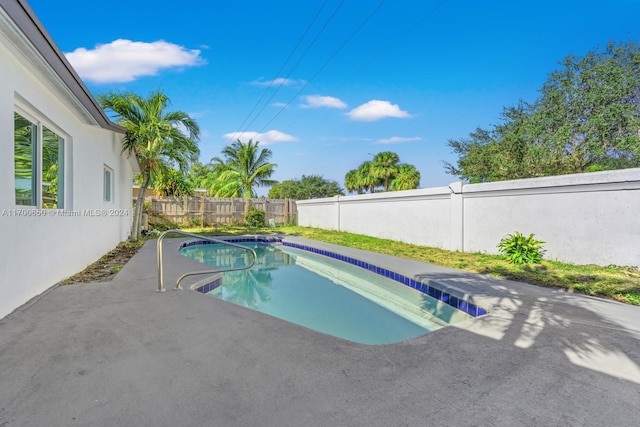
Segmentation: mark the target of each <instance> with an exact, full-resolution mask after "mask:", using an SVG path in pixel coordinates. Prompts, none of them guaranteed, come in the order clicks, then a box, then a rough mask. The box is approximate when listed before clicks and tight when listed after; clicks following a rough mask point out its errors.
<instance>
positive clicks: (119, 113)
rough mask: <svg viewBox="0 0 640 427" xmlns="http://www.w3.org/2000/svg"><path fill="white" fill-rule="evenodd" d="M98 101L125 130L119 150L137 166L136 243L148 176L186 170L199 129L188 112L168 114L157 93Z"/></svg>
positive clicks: (133, 236)
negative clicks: (165, 170)
mask: <svg viewBox="0 0 640 427" xmlns="http://www.w3.org/2000/svg"><path fill="white" fill-rule="evenodd" d="M98 100H99V101H100V104H101V105H102V108H104V109H109V110H111V111H112V112H113V113H114V117H113V118H114V119H115V121H116V123H118V124H119V125H120V126H122V127H124V128H125V129H126V133H125V137H124V142H123V144H122V151H123V152H127V153H129V154H131V153H134V154H135V155H136V158H137V159H138V164H139V165H140V175H141V176H142V182H141V184H140V192H139V193H138V198H137V201H136V211H135V214H134V216H133V224H132V227H131V239H132V240H138V239H139V238H140V219H141V217H142V204H143V202H144V193H145V191H146V189H147V187H148V186H149V180H150V178H151V175H152V174H153V173H155V172H157V171H159V170H161V169H162V168H163V167H164V166H167V165H170V164H173V163H177V165H178V166H179V167H180V169H181V170H182V171H186V169H187V168H188V166H189V164H190V163H191V162H193V161H195V160H196V159H197V157H198V154H199V153H200V150H199V149H198V139H199V137H200V128H199V127H198V124H197V123H196V122H195V120H193V119H192V118H191V117H189V115H188V114H187V113H184V112H182V111H172V112H167V111H166V108H167V106H168V105H169V103H170V101H169V98H168V97H167V95H165V94H164V93H162V92H161V91H159V90H158V91H156V92H153V93H151V94H150V95H149V97H148V98H143V97H141V96H138V95H135V94H133V93H115V92H110V93H108V94H107V95H101V96H99V97H98Z"/></svg>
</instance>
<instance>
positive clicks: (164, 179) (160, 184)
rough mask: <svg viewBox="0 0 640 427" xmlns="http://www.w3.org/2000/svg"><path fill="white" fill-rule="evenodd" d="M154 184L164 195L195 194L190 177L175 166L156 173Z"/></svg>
mask: <svg viewBox="0 0 640 427" xmlns="http://www.w3.org/2000/svg"><path fill="white" fill-rule="evenodd" d="M152 185H153V188H154V189H155V190H156V191H158V192H159V193H160V194H161V195H163V196H193V193H194V189H195V186H194V184H193V182H192V181H191V180H190V179H189V177H188V176H187V175H186V174H184V173H182V172H181V171H179V170H176V169H174V168H164V169H163V170H161V171H159V172H158V173H156V174H154V177H153V183H152Z"/></svg>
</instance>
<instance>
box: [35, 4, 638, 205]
mask: <svg viewBox="0 0 640 427" xmlns="http://www.w3.org/2000/svg"><path fill="white" fill-rule="evenodd" d="M29 3H30V5H31V7H32V8H33V9H34V11H35V12H36V14H37V15H38V17H39V18H40V20H41V21H42V22H43V24H44V26H45V27H46V28H47V30H48V31H49V33H50V34H51V36H52V37H53V39H54V40H55V41H56V43H57V44H58V46H59V47H60V49H61V50H62V51H63V52H64V53H65V54H66V55H67V57H68V58H69V60H70V62H71V63H72V64H73V65H74V67H75V68H76V70H77V71H78V72H79V74H80V76H81V77H83V79H84V81H85V83H86V84H87V86H88V87H89V89H90V90H91V91H92V92H93V93H94V94H100V93H106V92H108V91H122V92H125V91H130V92H135V93H137V94H140V95H143V96H146V95H148V94H149V93H150V92H152V91H154V90H156V89H161V90H163V91H164V92H165V93H166V94H167V95H168V96H169V97H170V99H171V100H172V105H171V107H170V108H171V109H173V110H182V111H186V112H188V113H189V114H191V115H192V117H194V118H195V119H197V121H198V123H199V125H200V127H201V131H202V137H201V141H200V150H201V156H200V160H201V161H202V162H203V163H207V162H208V161H209V160H210V159H211V158H212V157H214V156H219V155H220V151H221V149H222V148H223V147H224V146H225V145H227V144H229V143H230V142H231V141H232V140H233V139H234V138H238V137H240V139H242V140H247V139H249V138H253V139H254V141H255V140H258V141H260V143H261V145H263V146H267V147H268V148H270V149H271V150H272V151H273V158H272V161H273V162H275V163H277V164H278V167H277V169H276V173H275V175H274V177H273V178H275V179H277V180H279V181H283V180H286V179H293V178H300V177H301V176H302V175H303V174H304V175H309V174H316V175H322V176H324V177H325V178H327V179H332V180H336V181H338V182H339V183H340V184H341V185H343V183H344V175H345V174H346V173H347V172H348V171H349V170H350V169H354V168H356V167H357V166H358V165H359V164H360V163H362V162H363V161H365V160H368V159H371V158H372V155H373V154H376V153H378V152H381V151H394V152H396V153H398V155H399V156H400V160H401V162H405V163H410V164H413V165H414V166H416V168H417V169H418V170H419V171H420V173H421V175H422V180H421V187H434V186H443V185H447V184H449V183H451V182H454V181H456V180H457V178H456V177H454V176H451V175H448V174H446V172H445V170H444V167H443V162H444V161H448V162H455V161H456V157H455V155H453V153H451V150H450V148H449V147H448V145H447V141H448V140H449V139H458V138H462V137H466V136H467V135H468V134H469V132H472V131H473V130H475V128H476V127H478V126H479V127H489V126H490V125H492V124H495V123H498V122H499V121H500V113H501V111H502V108H503V107H505V106H510V105H514V104H516V103H517V102H518V100H520V99H523V100H525V101H529V102H533V101H535V99H536V98H537V96H538V90H539V89H540V87H541V86H542V84H543V82H544V81H545V80H546V78H547V75H548V74H549V73H550V72H551V71H553V70H554V69H557V68H559V65H558V61H560V60H562V59H563V58H564V57H565V56H566V55H568V54H573V55H583V54H584V53H586V52H587V51H589V50H591V49H593V48H602V47H604V46H605V45H606V43H607V42H608V41H621V42H624V41H628V40H633V41H638V40H640V23H639V21H638V16H640V1H639V0H610V1H607V2H604V1H584V0H583V1H574V0H567V1H563V0H554V1H548V0H538V1H522V2H517V1H482V2H481V1H461V0H458V1H456V0H449V1H438V0H415V1H414V0H387V1H380V0H344V1H343V0H307V1H299V0H296V1H293V0H286V1H285V0H282V1H279V0H272V1H257V0H250V1H249V0H236V1H221V0H204V1H200V0H194V1H189V2H184V3H182V4H179V3H176V2H168V1H164V0H156V1H153V2H151V1H132V0H129V1H121V0H112V1H110V2H108V3H104V2H95V1H83V2H80V1H68V0H61V1H55V2H53V1H51V0H30V2H29ZM314 18H315V20H314ZM296 46H297V48H296ZM294 48H295V49H294ZM230 138H231V139H230ZM266 191H267V190H261V191H260V192H259V193H260V194H266Z"/></svg>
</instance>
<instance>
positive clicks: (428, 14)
mask: <svg viewBox="0 0 640 427" xmlns="http://www.w3.org/2000/svg"><path fill="white" fill-rule="evenodd" d="M447 1H448V0H442V1H440V2H439V3H438V4H436V5H435V6H434V7H432V8H431V9H429V10H428V11H427V12H426V13H425V14H424V15H422V16H421V17H420V19H418V20H417V21H416V22H415V23H414V24H413V25H411V26H410V27H409V28H407V30H406V31H404V32H403V33H401V34H400V35H399V36H398V37H396V38H395V39H394V40H393V41H391V42H390V43H388V44H387V45H386V46H385V48H384V49H382V50H380V51H378V52H377V54H376V55H374V56H372V57H371V59H370V60H369V61H368V62H366V63H365V64H364V65H362V66H361V67H360V68H358V70H356V71H355V72H353V73H352V74H351V75H350V76H349V78H351V77H353V76H354V75H357V74H361V73H362V72H363V71H364V70H365V69H367V68H368V67H369V66H370V65H371V63H373V62H374V60H375V59H376V58H379V57H380V56H382V55H384V54H386V53H387V52H389V51H390V50H391V49H392V48H393V47H394V46H396V45H397V44H398V43H399V42H400V40H402V39H403V38H404V37H406V36H407V35H408V34H410V33H411V32H412V31H413V30H415V29H416V28H417V27H418V26H419V25H420V24H422V23H423V22H424V21H425V20H426V19H427V18H429V17H431V16H432V15H433V14H435V13H436V12H437V11H438V9H440V8H441V7H442V6H443V5H444V4H445V3H447ZM346 81H348V79H347V80H345V82H343V83H342V84H341V85H339V86H338V87H337V88H336V89H340V88H342V87H343V86H344V85H345V84H346ZM319 102H320V101H318V102H317V103H316V104H314V106H315V105H318V104H319ZM304 114H305V113H301V114H300V115H299V116H298V118H296V119H295V120H293V121H292V122H291V123H289V124H288V125H287V126H285V127H284V128H283V130H286V129H288V128H290V127H291V126H293V125H294V124H295V123H296V122H298V120H300V119H301V118H302V116H303V115H304Z"/></svg>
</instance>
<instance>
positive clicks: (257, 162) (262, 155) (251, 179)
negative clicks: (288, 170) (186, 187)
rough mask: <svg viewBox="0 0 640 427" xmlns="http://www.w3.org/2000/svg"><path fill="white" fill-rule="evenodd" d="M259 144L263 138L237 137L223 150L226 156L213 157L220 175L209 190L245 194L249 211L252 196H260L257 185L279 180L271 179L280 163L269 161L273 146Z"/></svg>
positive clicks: (213, 192)
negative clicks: (265, 146) (256, 189)
mask: <svg viewBox="0 0 640 427" xmlns="http://www.w3.org/2000/svg"><path fill="white" fill-rule="evenodd" d="M259 145H260V142H259V141H256V142H253V141H252V140H249V141H248V142H247V143H244V142H242V141H240V140H237V141H236V142H234V143H232V144H231V145H227V146H226V147H225V148H224V149H223V150H222V155H223V156H224V159H222V158H220V157H214V158H213V159H211V162H212V165H213V169H214V171H215V172H216V173H217V174H218V176H217V179H216V180H215V181H214V182H213V183H212V185H211V187H209V192H210V193H211V194H213V195H214V196H216V197H244V198H245V199H246V203H245V213H246V212H248V210H249V199H250V198H251V197H255V196H256V192H255V187H261V186H270V185H274V184H276V182H277V181H275V180H272V179H269V178H270V177H271V175H272V174H273V172H274V171H275V168H276V166H277V165H276V164H275V163H270V162H269V160H270V159H271V156H272V153H271V150H269V149H268V148H262V149H260V147H259Z"/></svg>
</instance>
